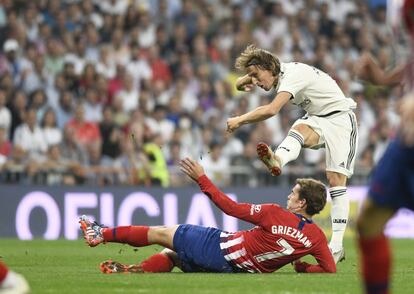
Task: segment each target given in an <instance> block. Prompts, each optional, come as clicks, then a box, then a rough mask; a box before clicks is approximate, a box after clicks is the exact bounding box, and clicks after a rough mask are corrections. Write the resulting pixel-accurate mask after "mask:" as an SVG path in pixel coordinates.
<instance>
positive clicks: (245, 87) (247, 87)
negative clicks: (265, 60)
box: [237, 84, 254, 92]
mask: <svg viewBox="0 0 414 294" xmlns="http://www.w3.org/2000/svg"><path fill="white" fill-rule="evenodd" d="M253 88H254V85H253V84H245V85H242V86H240V87H239V88H237V90H239V91H243V92H251V91H252V90H253Z"/></svg>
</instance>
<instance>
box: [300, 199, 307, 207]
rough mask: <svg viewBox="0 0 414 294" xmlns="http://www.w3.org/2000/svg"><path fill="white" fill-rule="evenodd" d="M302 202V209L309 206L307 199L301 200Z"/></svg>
mask: <svg viewBox="0 0 414 294" xmlns="http://www.w3.org/2000/svg"><path fill="white" fill-rule="evenodd" d="M300 202H301V204H302V208H305V206H307V205H308V203H307V202H306V199H305V198H303V199H301V200H300Z"/></svg>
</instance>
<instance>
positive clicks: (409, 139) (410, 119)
mask: <svg viewBox="0 0 414 294" xmlns="http://www.w3.org/2000/svg"><path fill="white" fill-rule="evenodd" d="M400 112H401V138H402V140H403V142H404V144H406V145H407V146H414V92H412V93H411V94H408V95H407V96H405V97H404V99H403V100H402V102H401V106H400Z"/></svg>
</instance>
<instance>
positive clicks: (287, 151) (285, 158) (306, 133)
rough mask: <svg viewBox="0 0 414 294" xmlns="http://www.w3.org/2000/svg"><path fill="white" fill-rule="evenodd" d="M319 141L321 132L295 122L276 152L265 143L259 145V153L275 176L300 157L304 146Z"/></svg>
mask: <svg viewBox="0 0 414 294" xmlns="http://www.w3.org/2000/svg"><path fill="white" fill-rule="evenodd" d="M318 142H319V134H318V133H316V132H315V131H314V130H313V129H312V127H310V126H309V125H306V124H302V123H298V124H295V125H294V126H293V127H292V128H291V129H290V131H289V133H288V135H287V136H286V138H285V139H284V140H283V141H282V143H280V145H279V146H278V147H277V149H276V151H275V152H272V150H271V149H270V148H269V147H268V146H267V145H266V144H264V143H259V144H258V145H257V154H258V156H259V158H260V159H261V160H262V161H263V163H264V164H265V165H266V166H267V168H268V169H269V171H270V172H271V173H272V175H274V176H278V175H279V174H280V173H281V169H282V168H283V167H284V166H285V165H286V164H287V163H288V162H290V161H292V160H295V159H296V158H298V156H299V154H300V150H301V149H302V147H311V146H314V145H317V144H318Z"/></svg>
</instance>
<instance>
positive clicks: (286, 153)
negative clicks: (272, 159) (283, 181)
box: [275, 129, 305, 167]
mask: <svg viewBox="0 0 414 294" xmlns="http://www.w3.org/2000/svg"><path fill="white" fill-rule="evenodd" d="M304 143H305V140H304V138H303V136H302V134H301V133H299V132H298V131H296V130H293V129H291V130H290V131H289V133H288V135H287V137H286V138H285V139H284V140H283V141H282V143H280V145H279V146H278V147H277V149H276V151H275V154H276V155H277V157H279V159H280V167H283V166H285V164H286V163H288V162H289V161H292V160H295V159H296V158H298V156H299V153H300V150H301V149H302V147H303V145H304Z"/></svg>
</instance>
